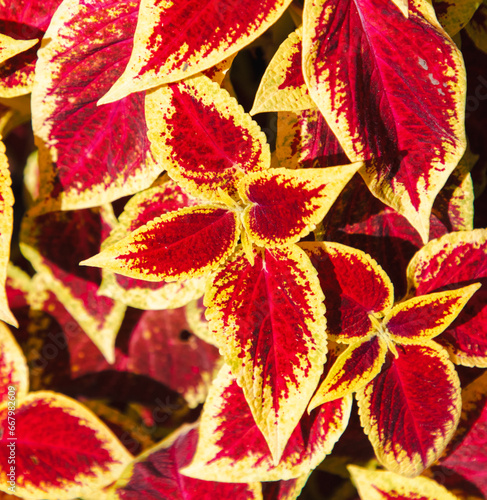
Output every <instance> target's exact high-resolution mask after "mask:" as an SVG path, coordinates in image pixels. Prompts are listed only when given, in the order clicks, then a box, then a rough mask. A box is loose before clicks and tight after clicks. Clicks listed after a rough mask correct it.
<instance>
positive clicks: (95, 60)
mask: <svg viewBox="0 0 487 500" xmlns="http://www.w3.org/2000/svg"><path fill="white" fill-rule="evenodd" d="M138 7H139V1H138V0H129V1H126V0H116V1H115V2H114V1H112V0H100V1H96V2H85V1H83V0H65V1H64V2H63V3H62V5H61V7H60V8H59V9H58V10H57V11H56V14H55V15H54V17H53V19H52V22H51V24H50V26H49V30H48V31H47V33H46V38H47V39H48V40H49V43H46V44H44V46H43V47H42V49H41V50H40V51H39V63H38V65H37V70H36V82H35V84H34V88H33V93H32V103H33V104H32V110H33V128H34V133H35V135H36V137H37V144H38V146H39V150H40V158H39V161H40V166H41V188H42V192H41V197H42V198H48V199H49V205H48V206H46V209H49V210H56V209H62V210H69V209H78V208H85V207H92V206H98V205H101V204H103V203H106V202H110V201H113V200H116V199H117V198H120V197H122V196H125V195H128V194H132V193H135V192H137V191H140V190H141V189H144V188H146V187H149V186H150V185H151V184H152V182H153V181H154V180H155V179H156V178H157V176H158V175H159V174H160V172H161V171H162V169H163V167H162V166H161V165H159V164H157V163H155V162H154V160H153V158H152V155H151V152H150V143H149V140H148V138H147V127H146V125H145V115H144V95H143V94H137V95H133V96H131V97H130V98H128V99H124V100H123V101H120V102H119V103H117V104H114V105H110V106H101V107H97V105H96V101H97V100H98V99H99V98H100V97H101V96H102V95H103V94H104V93H105V92H106V91H107V90H108V89H109V88H110V86H111V85H112V84H113V82H114V81H115V80H116V79H117V78H118V76H119V75H120V74H121V72H122V71H123V68H124V66H125V64H126V63H127V60H128V57H129V55H130V51H131V48H132V37H133V33H134V30H135V24H136V21H137V11H138ZM80 82H82V83H80ZM81 90H82V91H81Z"/></svg>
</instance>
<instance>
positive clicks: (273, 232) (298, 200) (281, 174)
mask: <svg viewBox="0 0 487 500" xmlns="http://www.w3.org/2000/svg"><path fill="white" fill-rule="evenodd" d="M361 166H362V163H354V164H351V165H341V166H338V167H329V168H322V169H314V168H313V169H311V168H310V169H298V170H285V169H270V170H265V171H263V172H255V173H251V174H249V175H247V176H245V177H244V178H243V179H242V180H241V181H240V184H239V186H238V192H239V194H240V197H241V198H242V200H243V201H244V203H246V204H247V205H248V206H247V207H246V208H245V211H244V213H243V216H242V222H243V225H244V227H245V230H246V231H247V234H248V235H249V238H250V239H251V240H252V241H253V242H254V243H255V244H256V245H258V246H262V247H264V246H265V247H266V248H271V247H275V246H281V245H285V244H288V243H295V242H297V241H299V240H300V239H301V238H303V237H304V236H306V235H307V234H309V232H310V231H312V230H313V229H315V227H316V224H317V223H318V222H320V221H321V220H322V219H323V217H324V216H325V215H326V212H327V211H328V210H329V209H330V207H331V206H332V205H333V202H334V201H335V200H336V198H337V197H338V195H339V194H340V192H341V190H342V189H343V187H344V186H345V184H346V183H347V182H348V181H349V180H350V179H351V178H352V177H353V175H354V174H355V173H356V172H357V170H358V169H359V168H360V167H361Z"/></svg>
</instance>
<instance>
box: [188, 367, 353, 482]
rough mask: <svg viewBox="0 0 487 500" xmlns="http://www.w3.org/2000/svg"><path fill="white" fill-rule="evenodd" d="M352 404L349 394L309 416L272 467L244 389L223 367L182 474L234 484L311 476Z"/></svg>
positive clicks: (209, 398) (334, 440) (211, 391)
mask: <svg viewBox="0 0 487 500" xmlns="http://www.w3.org/2000/svg"><path fill="white" fill-rule="evenodd" d="M351 405H352V399H351V396H348V397H347V398H344V399H340V400H337V401H333V402H332V403H328V404H326V405H323V406H321V408H320V409H319V410H315V411H313V412H312V413H311V414H310V415H308V414H307V413H305V414H304V415H303V416H302V418H301V419H300V421H299V423H298V425H297V427H296V429H294V431H293V433H292V435H291V436H290V438H289V440H288V442H287V445H286V447H285V448H284V452H283V454H282V457H281V459H280V461H279V463H277V464H274V462H273V458H272V456H271V454H270V451H269V447H268V446H267V443H266V441H265V439H264V437H263V435H262V433H261V432H260V430H259V429H258V427H257V425H256V423H255V421H254V419H253V417H252V413H251V411H250V408H249V406H248V404H247V402H246V400H245V397H244V394H243V391H242V389H241V388H240V387H239V386H238V384H237V382H236V379H235V378H234V377H233V376H232V374H231V372H230V369H229V367H228V366H224V367H223V368H222V370H221V371H220V374H219V375H218V377H217V378H216V380H215V381H214V383H213V385H212V388H211V390H210V393H209V395H208V399H207V401H206V403H205V407H204V410H203V414H202V417H201V424H200V429H199V440H198V447H197V449H196V453H195V456H194V458H193V461H192V462H191V464H190V465H189V466H188V467H186V468H185V469H183V470H182V473H183V474H185V475H189V476H191V477H198V478H200V479H205V480H207V481H208V480H210V481H217V480H219V478H222V477H224V478H225V479H226V480H227V481H232V482H246V481H278V480H280V479H281V480H288V479H291V478H296V477H299V476H302V475H304V474H307V473H309V472H310V471H311V470H312V469H314V468H315V467H316V466H317V465H318V464H319V463H320V462H321V461H322V460H323V459H324V458H325V456H326V455H327V454H329V453H330V452H331V450H332V448H333V446H334V445H335V443H336V441H337V440H338V438H339V437H340V436H341V434H342V433H343V431H344V430H345V428H346V426H347V423H348V418H349V415H350V410H351Z"/></svg>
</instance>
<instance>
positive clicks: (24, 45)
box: [0, 33, 39, 64]
mask: <svg viewBox="0 0 487 500" xmlns="http://www.w3.org/2000/svg"><path fill="white" fill-rule="evenodd" d="M38 41H39V40H37V38H34V40H15V39H14V38H11V37H9V36H7V35H2V34H1V33H0V64H1V63H3V62H4V61H6V60H7V59H10V58H11V57H13V56H15V55H17V54H19V53H20V52H24V50H28V49H30V48H31V47H32V46H34V45H35V44H36V43H37V42H38Z"/></svg>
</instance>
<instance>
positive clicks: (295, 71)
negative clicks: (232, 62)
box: [250, 28, 316, 115]
mask: <svg viewBox="0 0 487 500" xmlns="http://www.w3.org/2000/svg"><path fill="white" fill-rule="evenodd" d="M302 32H303V30H302V28H298V29H297V30H296V31H293V32H292V33H291V34H290V35H289V36H288V38H287V39H286V40H285V41H284V42H283V43H282V44H281V46H280V47H279V49H278V50H277V52H276V53H275V55H274V57H273V58H272V60H271V62H270V63H269V65H268V66H267V69H266V71H265V73H264V76H263V77H262V80H261V82H260V85H259V89H258V90H257V94H256V96H255V100H254V105H253V107H252V110H251V111H250V114H251V115H254V114H257V113H265V112H269V111H301V110H304V109H311V108H315V107H316V104H315V103H314V102H313V100H312V99H311V97H310V95H309V92H308V88H307V87H306V83H305V82H304V77H303V72H302V70H301V56H302V51H301V42H302V38H303V35H302Z"/></svg>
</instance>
